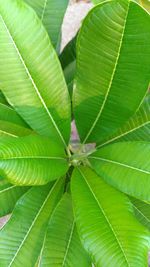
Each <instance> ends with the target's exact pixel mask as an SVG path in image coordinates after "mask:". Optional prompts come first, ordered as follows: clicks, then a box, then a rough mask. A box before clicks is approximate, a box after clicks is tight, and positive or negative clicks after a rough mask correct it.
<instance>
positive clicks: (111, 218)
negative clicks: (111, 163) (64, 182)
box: [72, 167, 150, 267]
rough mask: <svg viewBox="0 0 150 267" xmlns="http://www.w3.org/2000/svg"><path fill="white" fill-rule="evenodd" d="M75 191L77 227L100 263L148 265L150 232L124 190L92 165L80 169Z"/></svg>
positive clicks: (75, 175)
mask: <svg viewBox="0 0 150 267" xmlns="http://www.w3.org/2000/svg"><path fill="white" fill-rule="evenodd" d="M72 195H73V203H74V211H75V217H76V223H77V228H78V231H79V235H80V237H81V240H82V243H83V245H84V247H85V249H86V250H87V251H88V252H89V254H90V255H91V258H92V261H93V263H94V264H95V266H96V267H101V266H103V267H109V266H110V267H112V266H115V267H121V266H122V267H131V266H138V267H146V266H147V255H148V246H149V241H150V237H149V233H148V231H147V229H146V228H145V227H143V226H142V225H141V224H140V223H139V222H138V221H137V220H136V218H135V217H134V214H133V208H132V205H131V203H130V201H129V199H128V198H127V196H125V195H124V194H123V193H121V192H119V191H117V190H116V189H114V188H113V187H111V186H109V185H108V184H106V183H105V182H104V181H103V180H102V179H101V178H100V177H99V176H97V174H96V173H94V172H93V171H92V170H91V169H90V168H87V167H80V168H78V169H76V170H75V171H74V173H73V177H72Z"/></svg>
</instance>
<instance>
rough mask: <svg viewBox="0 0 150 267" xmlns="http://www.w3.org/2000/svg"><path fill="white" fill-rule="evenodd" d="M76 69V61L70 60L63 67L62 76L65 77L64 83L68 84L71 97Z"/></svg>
mask: <svg viewBox="0 0 150 267" xmlns="http://www.w3.org/2000/svg"><path fill="white" fill-rule="evenodd" d="M75 71H76V61H75V60H74V61H72V63H70V64H69V65H68V66H67V67H66V68H65V69H64V76H65V79H66V83H67V86H68V91H69V94H70V98H72V92H73V83H74V76H75Z"/></svg>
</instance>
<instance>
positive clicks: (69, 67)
mask: <svg viewBox="0 0 150 267" xmlns="http://www.w3.org/2000/svg"><path fill="white" fill-rule="evenodd" d="M77 35H78V33H77V34H76V35H75V37H74V38H73V39H72V40H71V41H70V42H69V43H68V44H67V45H66V46H65V48H64V50H63V51H62V53H61V55H60V57H59V59H60V62H61V65H62V68H63V70H64V76H65V79H66V83H67V86H68V90H69V94H70V97H71V99H72V91H73V83H74V76H75V71H76V40H77Z"/></svg>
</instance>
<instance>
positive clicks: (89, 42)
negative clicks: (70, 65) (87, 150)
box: [73, 0, 150, 144]
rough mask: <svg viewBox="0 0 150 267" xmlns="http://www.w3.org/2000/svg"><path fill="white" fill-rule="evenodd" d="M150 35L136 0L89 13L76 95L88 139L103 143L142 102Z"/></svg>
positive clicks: (148, 67) (80, 40)
mask: <svg viewBox="0 0 150 267" xmlns="http://www.w3.org/2000/svg"><path fill="white" fill-rule="evenodd" d="M135 28H136V31H135ZM149 39H150V17H149V15H148V13H147V12H145V11H144V10H143V9H142V8H141V7H140V6H139V5H137V4H136V3H134V2H132V1H128V0H118V1H107V2H103V3H102V4H101V5H97V6H96V7H95V8H93V9H92V11H91V12H90V13H89V15H88V16H87V17H86V19H85V21H84V23H83V26H82V28H81V31H80V33H79V37H78V42H77V73H76V78H75V86H74V87H75V89H74V97H73V102H74V113H75V119H76V125H77V128H78V131H79V135H80V138H81V141H82V142H83V143H88V142H89V143H90V142H94V143H95V142H96V143H97V144H99V143H100V142H101V141H102V140H103V139H104V138H106V137H107V136H110V135H111V134H113V133H114V132H115V131H116V130H117V129H118V128H120V127H121V126H122V125H123V124H124V123H125V122H126V121H127V120H128V119H129V118H130V116H132V115H133V114H134V113H135V112H136V110H137V109H138V107H139V106H140V104H141V101H142V100H143V98H144V96H145V94H146V91H147V89H148V84H149V73H150V57H149V56H148V55H149V54H150V46H149ZM135 40H136V41H135ZM139 62H140V63H139ZM143 66H144V68H143ZM83 121H84V123H83Z"/></svg>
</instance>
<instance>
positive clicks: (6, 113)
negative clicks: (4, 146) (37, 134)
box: [0, 103, 33, 137]
mask: <svg viewBox="0 0 150 267" xmlns="http://www.w3.org/2000/svg"><path fill="white" fill-rule="evenodd" d="M32 133H33V131H31V129H29V126H28V125H27V124H26V123H25V122H24V121H23V120H22V118H21V117H20V116H19V115H18V114H17V112H16V111H15V110H14V109H13V108H11V107H10V106H7V105H5V104H3V103H0V136H1V135H4V136H14V137H17V136H24V135H30V134H32Z"/></svg>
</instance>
